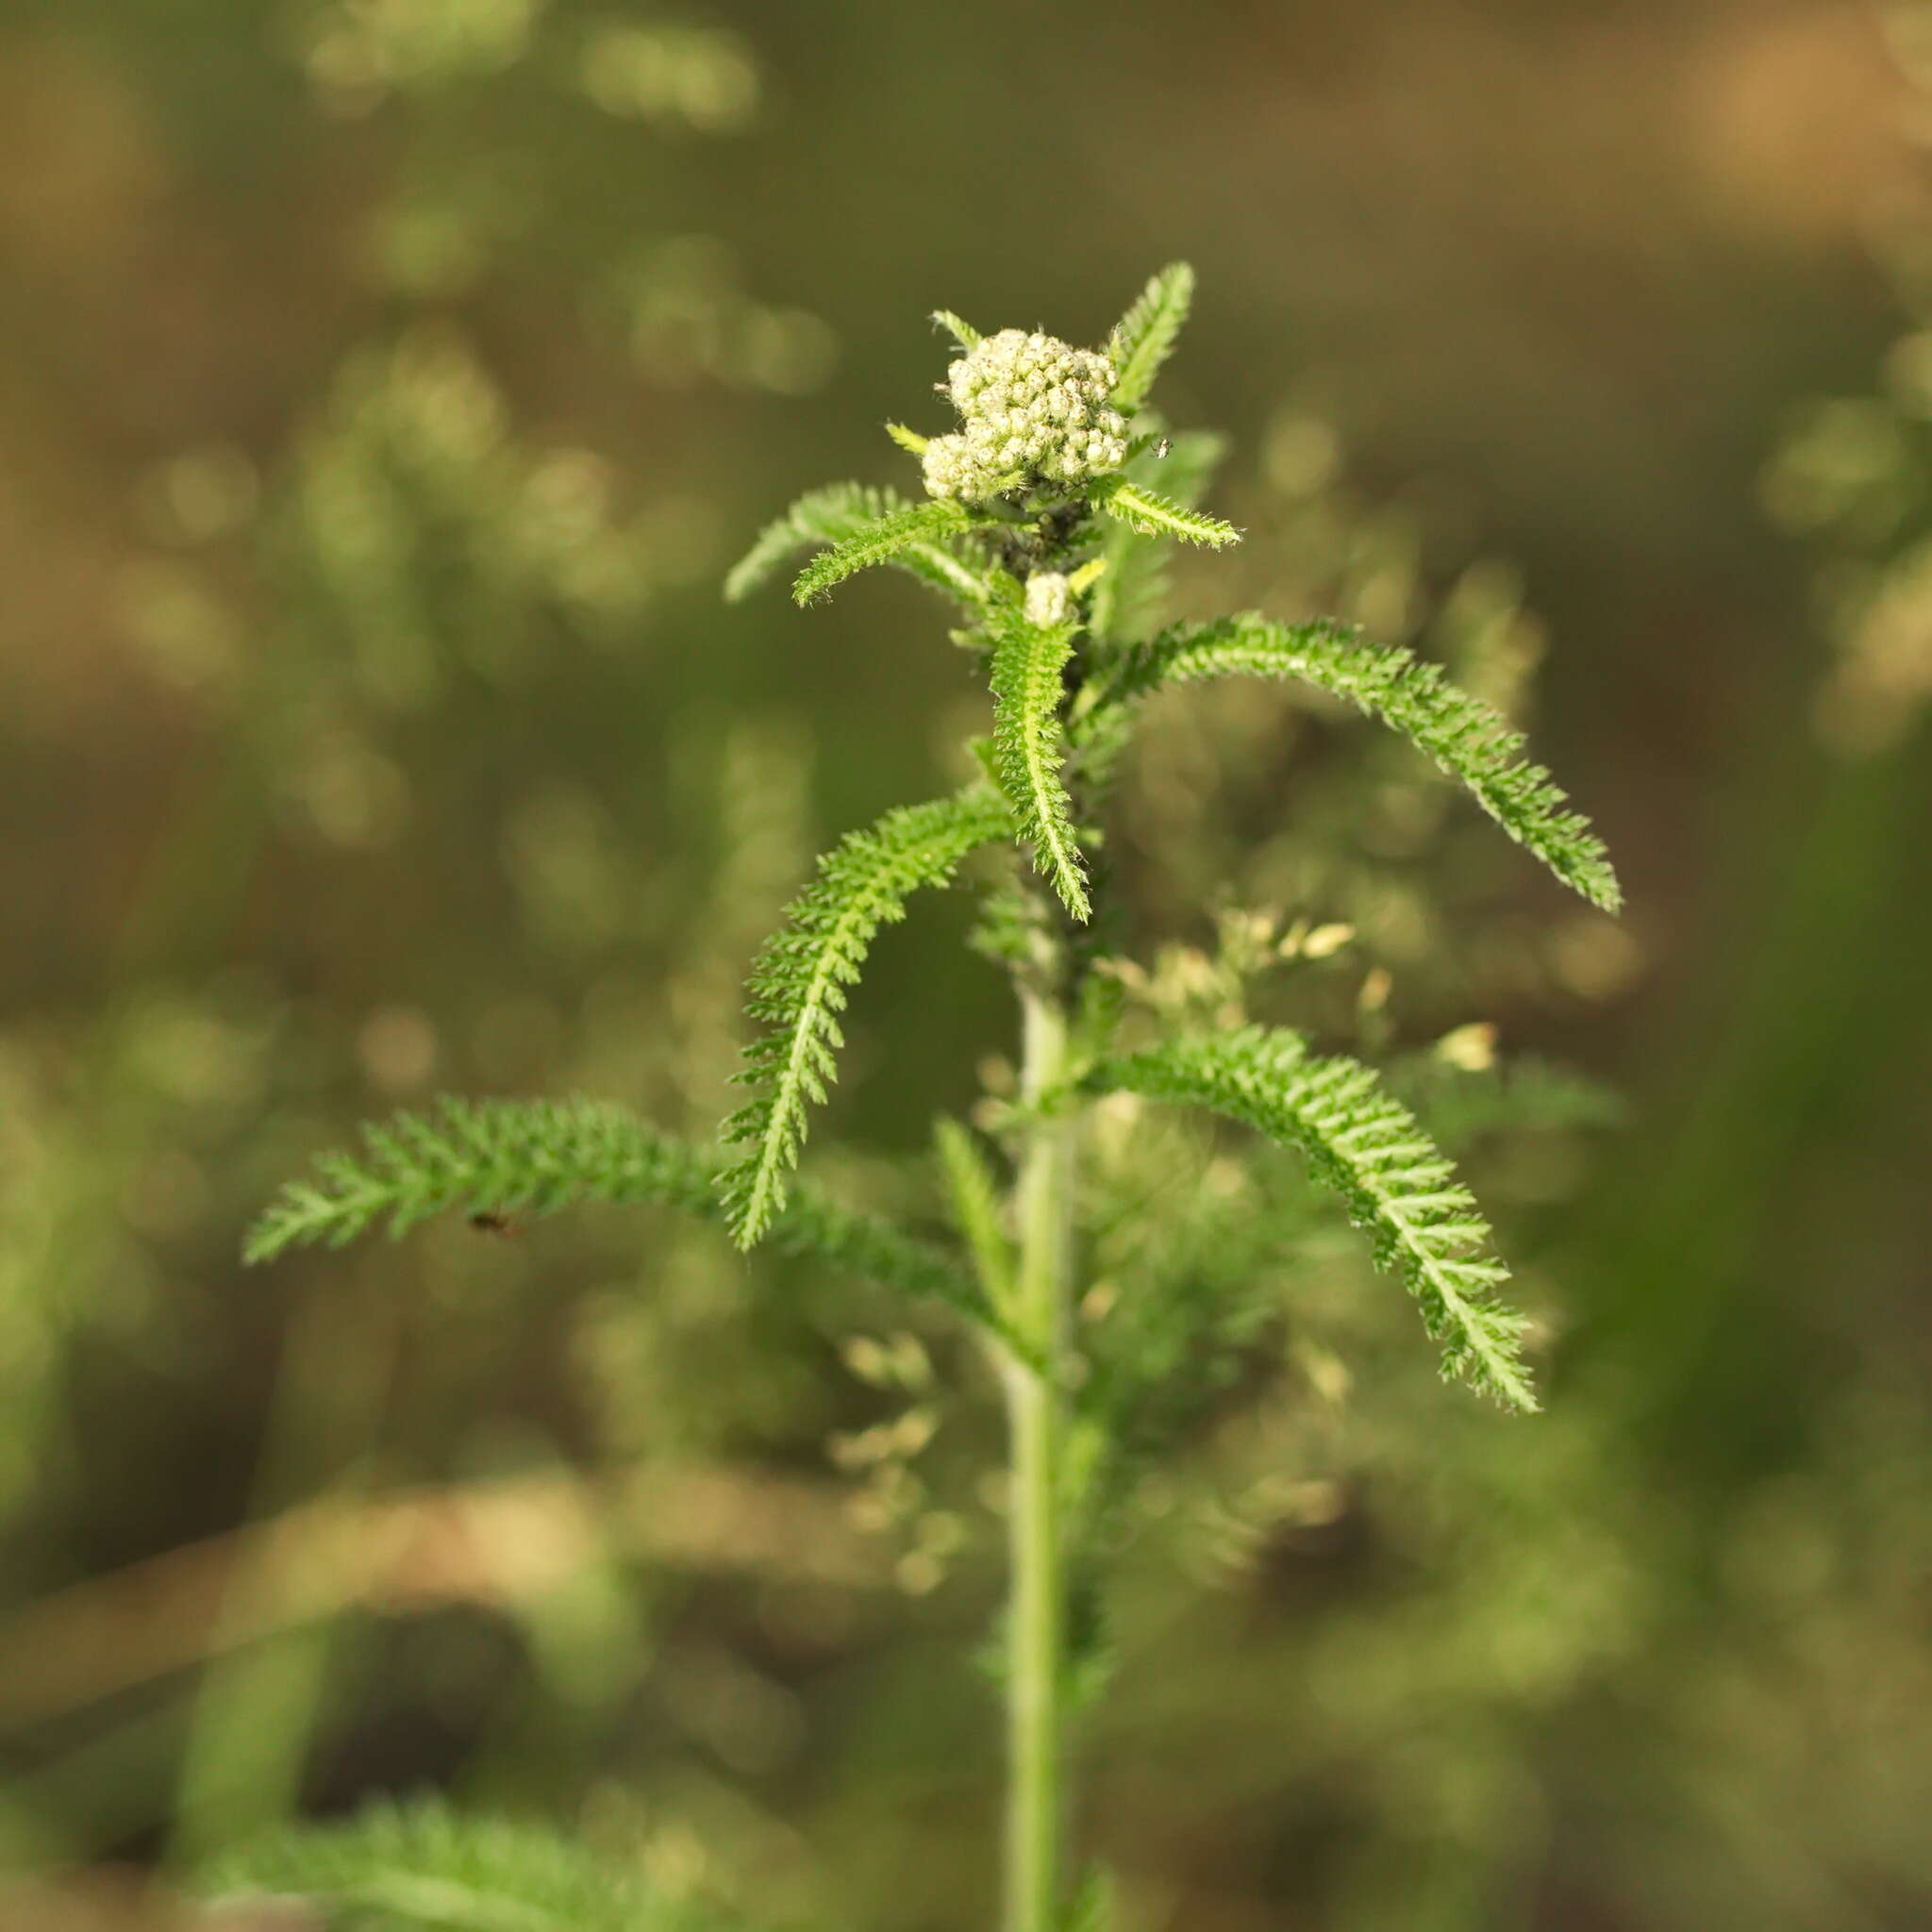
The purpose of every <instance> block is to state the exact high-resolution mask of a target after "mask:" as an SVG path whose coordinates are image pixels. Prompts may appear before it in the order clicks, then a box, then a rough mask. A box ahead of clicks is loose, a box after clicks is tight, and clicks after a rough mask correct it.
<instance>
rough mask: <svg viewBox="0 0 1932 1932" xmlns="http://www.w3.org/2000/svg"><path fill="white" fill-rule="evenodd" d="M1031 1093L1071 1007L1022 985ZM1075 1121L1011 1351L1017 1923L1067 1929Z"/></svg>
mask: <svg viewBox="0 0 1932 1932" xmlns="http://www.w3.org/2000/svg"><path fill="white" fill-rule="evenodd" d="M1021 1000H1022V1010H1023V1013H1024V1022H1025V1038H1024V1069H1023V1074H1022V1092H1023V1096H1024V1100H1025V1101H1026V1103H1027V1104H1028V1105H1029V1106H1034V1107H1038V1105H1039V1104H1040V1103H1041V1100H1042V1099H1046V1098H1049V1097H1050V1096H1051V1095H1052V1094H1053V1092H1054V1090H1055V1089H1056V1088H1058V1086H1059V1085H1060V1083H1061V1081H1062V1079H1063V1078H1064V1075H1065V1070H1066V1064H1067V1016H1066V1010H1065V1008H1064V1007H1063V1006H1062V1005H1061V1004H1060V1003H1059V1002H1058V999H1057V998H1055V997H1053V996H1051V995H1049V994H1047V993H1044V992H1041V991H1036V990H1033V989H1030V988H1023V990H1022V993H1021ZM1077 1135H1078V1124H1077V1121H1076V1119H1075V1117H1074V1115H1073V1114H1072V1113H1071V1112H1067V1113H1061V1112H1058V1110H1056V1111H1055V1112H1054V1113H1053V1114H1052V1116H1051V1117H1041V1116H1040V1115H1038V1114H1036V1115H1035V1117H1034V1119H1033V1120H1032V1122H1031V1124H1030V1125H1029V1126H1028V1128H1027V1130H1026V1145H1025V1150H1024V1156H1023V1158H1022V1161H1021V1168H1020V1176H1019V1197H1018V1198H1019V1211H1020V1213H1019V1218H1020V1263H1019V1279H1018V1293H1017V1301H1018V1307H1016V1309H1015V1310H1014V1314H1015V1321H1016V1324H1017V1325H1018V1326H1019V1328H1020V1330H1021V1333H1022V1334H1023V1335H1024V1338H1025V1340H1026V1341H1028V1342H1029V1343H1031V1344H1032V1346H1033V1348H1034V1349H1035V1351H1036V1352H1037V1355H1038V1357H1039V1358H1040V1361H1041V1363H1042V1364H1043V1368H1036V1367H1033V1366H1031V1365H1029V1364H1027V1363H1025V1362H1022V1361H1020V1360H1017V1359H1012V1358H1009V1359H1008V1362H1007V1365H1006V1388H1007V1411H1008V1421H1009V1425H1010V1430H1011V1456H1012V1469H1011V1491H1010V1503H1009V1508H1008V1514H1009V1519H1010V1533H1011V1540H1012V1541H1011V1561H1012V1574H1011V1582H1010V1591H1011V1601H1010V1605H1009V1608H1008V1669H1007V1726H1008V1728H1007V1738H1008V1794H1007V1915H1006V1927H1007V1932H1056V1928H1057V1927H1058V1924H1059V1910H1060V1893H1061V1886H1062V1863H1063V1859H1062V1852H1061V1840H1062V1837H1063V1833H1064V1824H1065V1813H1066V1796H1065V1790H1064V1785H1065V1776H1064V1768H1065V1756H1066V1740H1065V1697H1066V1658H1065V1648H1066V1628H1067V1614H1066V1594H1067V1586H1066V1539H1065V1531H1064V1525H1063V1523H1062V1520H1061V1515H1062V1512H1061V1504H1062V1500H1063V1499H1062V1496H1061V1473H1060V1464H1061V1460H1062V1441H1063V1437H1064V1434H1065V1424H1066V1418H1065V1395H1064V1391H1063V1389H1062V1371H1063V1366H1064V1357H1065V1351H1066V1341H1067V1328H1068V1320H1069V1311H1070V1308H1071V1306H1072V1294H1073V1260H1074V1238H1073V1237H1074V1163H1075V1160H1076V1157H1077Z"/></svg>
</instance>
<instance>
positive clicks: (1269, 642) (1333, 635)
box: [1093, 611, 1623, 912]
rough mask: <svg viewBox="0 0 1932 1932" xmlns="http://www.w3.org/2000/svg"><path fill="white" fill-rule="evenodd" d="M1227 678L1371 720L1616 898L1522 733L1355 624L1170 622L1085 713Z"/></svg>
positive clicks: (1599, 898)
mask: <svg viewBox="0 0 1932 1932" xmlns="http://www.w3.org/2000/svg"><path fill="white" fill-rule="evenodd" d="M1233 676H1251V677H1274V678H1293V679H1300V680H1302V681H1304V682H1306V683H1308V684H1312V685H1315V686H1316V687H1318V688H1319V689H1320V690H1323V691H1327V692H1329V693H1330V694H1331V695H1333V696H1335V697H1339V698H1345V699H1347V700H1348V702H1349V703H1350V704H1352V705H1354V706H1355V707H1356V708H1357V709H1359V710H1362V711H1366V712H1368V713H1369V714H1371V715H1372V716H1374V717H1377V718H1380V719H1381V720H1382V721H1383V723H1385V724H1389V725H1390V726H1391V727H1392V728H1393V729H1394V730H1396V731H1399V732H1400V733H1401V734H1402V735H1403V736H1404V737H1405V738H1407V740H1408V741H1409V742H1410V743H1411V744H1413V745H1414V746H1415V747H1416V749H1417V750H1418V751H1420V752H1422V753H1423V754H1424V756H1425V757H1427V758H1430V759H1432V760H1433V761H1434V762H1435V764H1436V766H1437V767H1438V768H1439V769H1440V770H1441V771H1442V772H1444V773H1446V774H1448V775H1449V776H1450V777H1452V778H1455V779H1457V781H1458V782H1460V783H1461V784H1462V785H1463V786H1464V787H1465V788H1466V789H1467V790H1468V791H1469V792H1470V794H1471V795H1472V796H1473V797H1474V799H1475V801H1476V803H1477V804H1478V805H1480V806H1481V807H1482V808H1483V809H1484V810H1485V811H1486V812H1488V813H1489V815H1490V816H1491V818H1492V819H1494V820H1495V821H1496V823H1497V824H1499V825H1501V826H1502V827H1503V829H1504V830H1505V831H1506V832H1507V833H1508V834H1509V836H1510V837H1511V838H1512V839H1514V840H1515V841H1517V842H1518V843H1519V844H1520V845H1523V846H1524V847H1526V848H1527V849H1528V850H1529V851H1531V852H1533V853H1535V854H1536V856H1537V857H1538V858H1541V860H1542V861H1543V863H1544V864H1545V865H1547V866H1548V867H1549V868H1550V870H1551V871H1552V872H1553V873H1555V874H1557V877H1558V878H1559V879H1561V880H1563V882H1564V883H1565V884H1566V885H1568V886H1570V887H1572V888H1573V889H1574V891H1578V892H1580V893H1581V894H1582V895H1583V896H1584V897H1585V898H1586V899H1588V900H1590V901H1591V904H1593V905H1596V906H1601V907H1602V908H1604V909H1605V910H1606V911H1610V912H1614V911H1615V910H1616V909H1617V908H1618V906H1619V905H1620V904H1621V903H1622V900H1623V894H1622V891H1621V889H1620V888H1619V886H1618V884H1617V877H1616V874H1615V873H1614V872H1613V871H1612V870H1611V867H1610V862H1609V856H1608V854H1607V852H1606V851H1605V850H1604V846H1603V841H1601V840H1600V839H1599V838H1598V837H1597V836H1596V834H1595V832H1594V831H1593V830H1591V825H1590V822H1589V821H1588V820H1587V819H1585V818H1584V817H1583V816H1582V815H1581V814H1580V813H1578V812H1575V811H1574V810H1572V809H1571V808H1570V806H1569V801H1568V800H1567V799H1566V798H1565V797H1564V795H1563V793H1562V791H1559V790H1558V789H1557V784H1556V782H1555V781H1554V780H1553V779H1552V778H1551V776H1550V774H1549V773H1548V772H1546V771H1545V770H1544V769H1543V768H1542V767H1541V765H1538V764H1533V763H1530V762H1529V761H1528V760H1527V759H1526V758H1524V739H1523V736H1522V734H1521V733H1520V732H1518V731H1516V730H1515V729H1514V728H1513V727H1512V726H1510V725H1509V724H1507V723H1506V722H1505V721H1504V720H1503V719H1502V718H1501V717H1499V716H1498V715H1497V714H1496V713H1495V712H1494V711H1492V710H1491V708H1489V707H1488V706H1487V705H1484V704H1481V703H1479V702H1478V701H1477V700H1476V699H1474V698H1473V697H1471V696H1469V695H1468V693H1467V692H1465V691H1458V690H1457V687H1456V686H1455V685H1453V684H1451V683H1450V681H1449V679H1448V677H1447V676H1446V675H1445V674H1444V673H1443V672H1442V670H1441V668H1440V667H1439V666H1437V665H1434V664H1430V663H1427V662H1425V661H1424V660H1423V659H1422V658H1418V657H1416V655H1415V654H1414V653H1413V652H1412V651H1408V650H1405V649H1400V648H1395V647H1391V646H1386V645H1380V644H1374V643H1371V642H1369V641H1367V640H1366V639H1364V638H1363V636H1362V635H1361V633H1360V631H1358V630H1357V629H1356V628H1355V627H1354V626H1353V625H1343V624H1337V623H1333V622H1331V621H1329V620H1327V619H1318V620H1316V621H1314V622H1312V623H1308V624H1292V625H1291V624H1276V623H1274V622H1271V621H1270V620H1269V619H1267V618H1264V617H1261V616H1258V615H1257V614H1256V613H1254V612H1252V611H1250V612H1247V613H1245V614H1242V615H1240V616H1235V617H1224V618H1221V619H1219V620H1217V621H1216V622H1215V623H1213V624H1208V625H1184V626H1180V627H1177V628H1175V629H1174V630H1170V631H1167V632H1165V633H1163V634H1162V635H1161V636H1160V637H1158V638H1156V639H1155V640H1154V641H1153V642H1152V643H1150V644H1146V645H1143V646H1139V647H1137V648H1136V649H1135V650H1134V651H1133V652H1132V653H1130V654H1129V655H1128V656H1127V657H1126V658H1124V660H1123V661H1122V662H1121V664H1120V666H1119V667H1118V669H1117V671H1116V672H1115V674H1114V675H1113V676H1112V677H1111V678H1110V679H1109V683H1108V692H1107V694H1106V695H1105V696H1104V698H1103V699H1102V700H1101V701H1100V702H1099V703H1098V704H1097V705H1096V706H1095V708H1094V712H1093V716H1094V718H1095V720H1096V723H1097V724H1098V725H1099V727H1100V728H1102V729H1104V728H1106V723H1107V722H1109V721H1108V718H1107V714H1108V713H1109V712H1113V711H1116V710H1117V708H1118V707H1120V706H1122V705H1124V704H1127V703H1131V702H1132V701H1133V700H1134V699H1136V698H1138V697H1140V696H1142V695H1144V694H1145V693H1147V692H1149V691H1158V690H1159V689H1161V688H1163V687H1165V686H1167V685H1174V684H1190V683H1194V682H1197V681H1199V680H1200V679H1203V678H1208V677H1233Z"/></svg>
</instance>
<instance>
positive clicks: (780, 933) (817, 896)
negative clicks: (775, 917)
mask: <svg viewBox="0 0 1932 1932" xmlns="http://www.w3.org/2000/svg"><path fill="white" fill-rule="evenodd" d="M1011 829H1012V826H1011V823H1010V821H1009V819H1008V813H1007V809H1006V807H1005V806H1004V804H1003V803H1002V802H1001V801H1000V799H999V797H998V796H997V794H995V793H994V792H993V791H991V790H990V789H981V788H978V787H975V788H974V789H973V790H971V791H963V792H961V793H959V794H958V796H956V797H953V798H942V799H938V800H935V801H934V802H933V803H931V804H928V805H917V806H900V807H898V808H895V809H893V810H891V811H889V812H888V813H887V814H886V815H885V817H884V818H882V819H880V820H879V821H878V823H877V824H874V825H873V826H871V827H869V828H868V829H867V830H865V831H861V832H853V833H851V834H849V835H848V836H847V837H846V838H845V840H844V841H842V842H841V844H839V845H838V846H836V847H835V848H834V849H833V850H832V851H830V852H828V853H827V854H826V855H825V856H824V858H822V859H821V860H820V861H819V875H818V877H817V878H816V879H815V880H814V881H813V882H812V883H811V885H810V886H808V888H807V889H806V891H804V892H803V893H802V894H801V895H800V897H799V898H798V899H797V900H796V901H795V902H794V903H793V904H792V906H791V908H790V909H789V910H788V912H787V914H786V917H785V923H784V924H783V925H781V926H780V927H779V929H778V930H777V932H776V933H774V935H773V936H772V938H771V939H770V940H769V941H767V942H766V945H765V949H764V951H763V952H762V953H760V954H759V956H758V963H757V964H756V966H754V968H753V969H752V976H751V994H752V998H751V1003H750V1008H749V1010H750V1013H751V1017H752V1019H753V1020H754V1021H756V1022H757V1023H758V1025H759V1026H760V1028H762V1029H763V1030H762V1031H761V1033H760V1036H759V1038H758V1040H757V1041H754V1042H753V1044H752V1045H751V1046H749V1047H748V1048H747V1049H746V1050H745V1064H744V1068H743V1071H742V1072H741V1073H740V1074H738V1075H737V1076H736V1077H737V1078H738V1079H739V1080H740V1081H741V1082H743V1083H744V1084H745V1085H747V1086H751V1087H754V1088H756V1089H757V1090H758V1097H757V1099H755V1100H754V1101H753V1102H752V1103H751V1104H750V1105H749V1106H748V1107H745V1108H741V1109H740V1110H739V1111H738V1112H737V1113H735V1114H733V1115H732V1117H731V1118H730V1119H729V1120H728V1121H727V1122H726V1123H725V1124H724V1138H725V1139H726V1140H727V1141H732V1142H734V1143H736V1144H739V1145H742V1146H745V1147H747V1148H748V1149H749V1150H750V1151H749V1152H748V1153H747V1154H746V1155H745V1157H744V1158H742V1159H741V1161H739V1162H738V1163H737V1165H735V1166H734V1167H732V1168H731V1169H730V1170H729V1171H728V1172H727V1173H726V1174H724V1176H723V1178H722V1182H721V1185H722V1187H723V1190H724V1202H725V1205H726V1208H727V1210H728V1213H729V1217H730V1222H731V1230H732V1234H733V1237H734V1238H735V1239H736V1241H738V1244H739V1246H740V1247H745V1248H748V1247H750V1246H752V1245H753V1244H754V1243H755V1242H756V1241H758V1240H759V1239H760V1238H761V1237H762V1236H763V1234H764V1233H765V1231H766V1229H767V1228H768V1227H770V1226H771V1224H772V1222H773V1219H774V1216H775V1215H776V1214H777V1212H778V1210H779V1208H781V1207H782V1206H783V1205H784V1202H785V1199H786V1176H787V1175H788V1174H790V1173H791V1169H792V1168H793V1167H795V1166H796V1165H797V1163H798V1154H799V1150H800V1148H801V1147H802V1146H803V1145H804V1142H805V1128H806V1109H807V1108H808V1107H810V1106H811V1105H813V1104H814V1103H818V1104H823V1102H824V1098H825V1093H826V1090H827V1088H828V1087H829V1086H830V1084H831V1082H832V1081H833V1080H834V1079H836V1078H837V1077H838V1075H837V1072H836V1068H835V1062H834V1055H835V1054H836V1052H837V1050H838V1048H839V1047H840V1046H841V1045H842V1044H843V1043H844V1040H843V1036H842V1034H841V1031H840V1027H839V1014H840V1012H841V1010H842V1009H843V1008H844V1005H845V990H846V988H848V987H849V986H851V985H852V984H853V983H854V982H855V981H856V980H857V979H858V974H859V969H860V967H861V966H862V965H863V964H864V961H865V954H866V949H867V948H868V947H869V946H870V945H871V943H872V940H873V935H874V933H875V932H877V930H878V929H879V927H880V926H881V925H884V924H891V922H892V921H895V920H898V919H901V918H903V917H904V916H905V909H906V900H907V898H908V895H909V894H910V893H911V892H913V891H917V890H918V888H920V887H921V886H939V885H944V884H945V883H946V881H947V880H949V879H950V878H951V877H952V875H953V874H954V872H955V870H956V869H957V868H958V864H959V861H960V860H961V859H962V858H965V857H966V855H967V854H968V853H969V852H971V851H972V850H973V849H974V847H975V846H978V845H983V844H985V843H987V841H989V840H992V839H997V838H1001V837H1004V836H1006V835H1008V833H1010V831H1011Z"/></svg>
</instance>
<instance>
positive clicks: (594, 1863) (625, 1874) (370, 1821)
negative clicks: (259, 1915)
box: [199, 1799, 722, 1932]
mask: <svg viewBox="0 0 1932 1932" xmlns="http://www.w3.org/2000/svg"><path fill="white" fill-rule="evenodd" d="M199 1889H200V1890H203V1891H204V1892H205V1893H207V1894H208V1895H210V1896H212V1897H215V1898H218V1899H243V1898H250V1897H272V1898H275V1899H279V1900H283V1901H288V1900H293V1899H299V1900H301V1901H303V1902H304V1904H306V1905H307V1906H308V1907H312V1908H313V1910H314V1911H315V1912H316V1913H317V1914H319V1915H320V1916H319V1920H318V1923H319V1924H325V1925H327V1926H329V1927H330V1928H332V1932H715V1928H717V1927H718V1926H719V1925H720V1924H722V1922H721V1921H719V1920H717V1919H715V1918H713V1917H712V1916H711V1915H710V1914H709V1913H707V1912H700V1911H698V1910H696V1909H695V1908H693V1907H689V1906H684V1905H677V1906H674V1905H671V1904H669V1903H667V1902H666V1901H664V1900H662V1899H660V1898H658V1897H656V1896H654V1895H653V1894H652V1893H651V1892H650V1891H649V1890H647V1888H646V1886H645V1884H644V1881H643V1880H642V1878H641V1876H640V1875H639V1874H637V1872H636V1871H634V1870H628V1869H625V1868H624V1867H621V1866H617V1865H614V1864H610V1863H607V1862H606V1861H605V1860H604V1859H602V1858H600V1857H597V1856H596V1855H595V1854H593V1853H591V1851H589V1850H587V1849H586V1848H584V1847H583V1846H582V1845H580V1844H579V1843H578V1842H577V1841H576V1840H575V1839H573V1838H571V1837H569V1836H567V1835H566V1834H565V1833H563V1832H562V1831H559V1830H554V1829H544V1828H542V1827H540V1826H538V1825H534V1824H521V1823H515V1822H512V1821H510V1820H508V1819H502V1818H471V1817H465V1816H463V1815H462V1814H461V1813H459V1812H457V1811H454V1810H452V1809H451V1808H450V1807H448V1806H447V1805H445V1804H443V1803H442V1802H441V1800H437V1799H417V1800H414V1801H411V1802H409V1803H407V1804H395V1803H386V1802H385V1803H377V1804H375V1805H372V1806H371V1807H368V1808H367V1809H366V1810H364V1811H363V1812H362V1813H361V1814H360V1815H359V1816H358V1817H356V1818H354V1819H352V1820H350V1821H349V1822H348V1823H346V1824H326V1825H302V1826H295V1827H291V1828H290V1829H287V1830H284V1831H279V1832H276V1833H275V1834H274V1835H273V1836H272V1837H270V1838H268V1839H266V1840H262V1841H261V1842H259V1843H257V1844H254V1845H245V1846H243V1847H242V1849H241V1850H239V1851H237V1852H234V1853H231V1854H229V1855H228V1856H227V1857H224V1858H223V1859H221V1860H220V1861H219V1862H218V1863H217V1864H216V1865H215V1866H214V1867H213V1868H212V1869H211V1870H210V1871H209V1873H208V1874H207V1876H206V1877H205V1878H204V1879H203V1880H202V1882H201V1885H200V1888H199Z"/></svg>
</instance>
